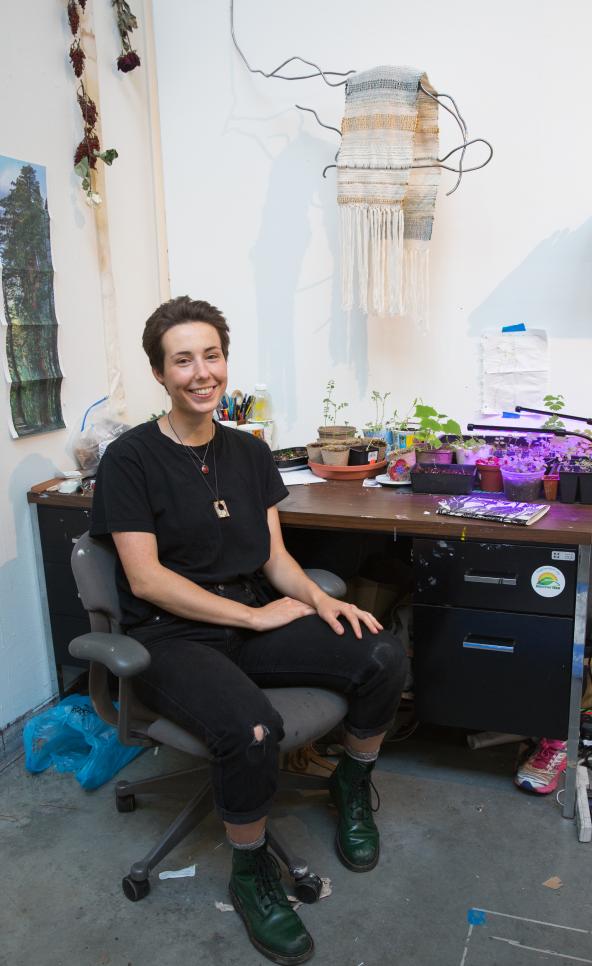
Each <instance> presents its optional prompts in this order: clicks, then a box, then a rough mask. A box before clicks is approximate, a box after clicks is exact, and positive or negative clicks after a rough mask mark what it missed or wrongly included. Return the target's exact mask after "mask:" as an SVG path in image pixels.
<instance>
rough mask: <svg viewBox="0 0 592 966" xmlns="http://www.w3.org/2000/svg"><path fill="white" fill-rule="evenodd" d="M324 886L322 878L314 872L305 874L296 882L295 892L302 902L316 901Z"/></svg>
mask: <svg viewBox="0 0 592 966" xmlns="http://www.w3.org/2000/svg"><path fill="white" fill-rule="evenodd" d="M322 888H323V883H322V880H321V879H320V878H319V876H318V875H315V874H314V872H309V873H308V874H307V875H303V876H302V878H301V879H296V880H295V882H294V894H295V896H296V898H297V899H300V902H308V903H312V902H316V901H317V899H318V898H319V896H320V894H321V890H322Z"/></svg>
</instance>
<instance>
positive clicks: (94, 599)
mask: <svg viewBox="0 0 592 966" xmlns="http://www.w3.org/2000/svg"><path fill="white" fill-rule="evenodd" d="M116 563H117V554H116V551H115V548H114V547H113V546H112V544H111V543H108V542H107V541H101V540H93V538H92V537H91V536H89V534H88V532H87V533H83V534H82V536H81V537H80V538H79V539H78V540H77V541H76V544H75V545H74V549H73V551H72V571H73V573H74V579H75V581H76V586H77V587H78V593H79V594H80V599H81V601H82V606H83V607H84V609H85V610H86V611H87V613H88V616H89V619H90V626H91V628H92V629H93V631H104V632H117V631H119V625H120V621H121V608H120V606H119V597H118V594H117V585H116V582H115V568H116Z"/></svg>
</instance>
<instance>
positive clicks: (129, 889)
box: [69, 533, 347, 902]
mask: <svg viewBox="0 0 592 966" xmlns="http://www.w3.org/2000/svg"><path fill="white" fill-rule="evenodd" d="M116 559H117V558H116V551H115V549H114V547H113V546H112V545H110V544H108V543H106V542H101V541H98V540H93V539H92V538H91V537H90V536H89V534H88V533H84V534H83V535H82V536H81V537H80V538H79V539H78V540H77V542H76V545H75V547H74V549H73V551H72V570H73V572H74V578H75V580H76V584H77V586H78V592H79V595H80V598H81V600H82V604H83V606H84V608H85V610H86V611H87V612H88V616H89V618H90V625H91V632H90V633H89V634H83V635H81V636H80V637H76V638H74V640H73V641H71V643H70V645H69V650H70V654H71V655H72V656H73V657H76V658H79V659H81V660H86V661H89V662H90V671H89V694H90V698H91V701H92V703H93V706H94V708H95V710H96V712H97V714H98V715H99V717H101V718H102V719H103V721H106V722H108V723H109V724H111V725H114V726H115V727H116V728H117V732H118V736H119V740H120V741H121V742H122V744H124V745H140V746H144V747H147V748H149V747H154V746H158V745H165V746H169V747H171V748H175V749H177V750H178V751H183V752H187V753H188V754H190V755H192V756H194V757H195V758H198V759H199V762H198V763H197V765H194V766H193V767H192V768H189V769H186V770H183V771H177V772H173V773H171V774H168V775H158V776H155V777H153V778H145V779H141V780H139V781H134V782H127V781H119V782H117V784H116V786H115V804H116V807H117V811H118V812H133V810H134V809H135V807H136V798H135V796H136V794H141V793H143V792H159V791H163V792H166V791H168V790H169V789H170V787H171V786H173V785H175V784H176V783H178V782H180V781H181V780H183V779H187V778H188V776H194V778H197V779H198V788H197V791H196V792H195V794H194V795H193V797H192V798H191V800H190V801H189V802H188V803H187V805H186V806H185V808H184V809H183V810H182V811H181V813H180V814H179V815H178V816H177V818H176V819H175V820H174V821H173V822H172V823H171V825H169V827H168V829H167V830H166V831H165V832H164V834H163V836H162V837H161V839H160V841H158V842H157V843H156V844H155V845H154V847H153V848H152V849H150V851H149V852H148V853H147V854H146V855H145V856H144V858H143V859H140V860H139V861H138V862H134V863H133V864H132V866H131V869H130V871H129V874H128V875H126V876H125V877H124V878H123V880H122V887H123V891H124V894H125V895H126V897H127V898H128V899H130V900H131V901H132V902H137V901H138V900H139V899H143V898H144V897H145V896H147V895H148V893H149V891H150V882H149V878H148V877H149V874H150V872H151V870H152V869H153V868H154V867H155V866H156V865H157V864H158V863H159V862H160V861H161V859H163V858H164V857H165V856H166V855H168V853H169V852H171V850H172V849H173V848H174V847H175V846H176V845H178V843H179V842H181V841H182V840H183V839H184V838H185V836H187V835H188V834H189V832H191V831H192V830H193V829H194V828H195V827H196V826H197V825H198V823H199V822H200V821H201V820H202V819H203V818H204V817H205V816H206V815H207V814H208V813H209V812H210V811H212V809H213V796H212V789H211V782H210V777H209V768H208V761H209V759H210V757H211V756H210V754H209V752H208V750H207V748H206V746H205V744H203V743H202V742H201V741H199V740H198V739H197V738H195V737H194V736H193V735H192V734H190V733H189V732H187V731H185V730H184V729H183V728H181V727H179V726H178V725H176V724H174V723H173V722H172V721H168V720H167V719H166V718H162V717H159V715H158V714H157V713H155V712H153V711H151V710H150V709H149V708H147V707H145V706H144V705H142V704H141V703H140V702H139V701H138V700H137V698H136V697H135V695H134V689H133V679H134V676H135V675H136V674H139V673H140V672H141V671H143V670H144V669H145V668H147V667H148V665H149V664H150V654H149V652H148V651H147V650H146V648H145V647H144V646H143V645H142V644H140V642H139V641H136V640H134V638H132V637H126V636H125V635H124V634H122V633H121V632H120V626H119V622H120V617H121V612H120V608H119V600H118V595H117V588H116V584H115V564H116ZM307 573H308V575H309V577H311V579H312V580H314V581H315V582H316V583H317V584H318V585H319V586H320V587H322V588H323V590H325V591H326V592H327V593H328V594H331V596H333V597H343V596H344V594H345V584H344V583H343V581H342V580H341V578H339V577H337V576H336V575H335V574H331V573H329V572H328V571H326V570H325V571H324V570H307ZM109 672H111V673H112V674H114V675H115V677H116V678H117V679H118V686H119V708H116V707H115V705H114V704H113V701H112V698H111V694H110V689H109ZM264 690H265V694H266V695H267V696H268V698H269V700H270V701H271V703H272V704H273V706H274V707H275V708H276V710H277V711H278V712H279V713H280V715H281V716H282V718H283V721H284V730H285V737H284V739H283V741H282V742H281V745H280V750H281V752H282V753H283V757H285V755H286V754H287V753H288V752H291V751H294V750H295V749H298V748H302V747H303V746H305V745H308V744H310V743H311V742H312V741H314V740H315V739H316V738H320V737H321V736H322V735H324V734H327V732H329V731H330V730H331V729H332V728H334V727H335V726H336V725H338V724H339V723H340V722H341V721H342V720H343V718H344V717H345V714H346V711H347V703H346V701H345V699H344V698H343V697H342V696H341V695H338V694H334V693H333V692H331V691H325V690H324V689H320V688H312V687H298V688H265V689H264ZM200 778H201V781H199V779H200ZM279 789H280V790H286V789H293V790H301V791H304V790H310V789H322V790H327V789H328V777H324V776H322V775H308V774H302V773H294V772H288V771H286V770H281V771H280V782H279ZM267 841H268V844H269V846H270V847H271V848H272V849H273V851H274V852H275V853H276V855H277V856H278V858H280V859H281V860H282V862H284V864H285V865H286V867H287V869H288V872H289V873H290V876H291V877H292V879H293V881H294V892H295V894H296V896H297V897H298V898H299V899H300V900H301V901H303V902H315V901H316V900H317V899H318V897H319V895H320V891H321V886H322V883H321V880H320V878H319V876H317V875H315V874H314V873H312V872H309V870H308V866H307V863H306V861H305V860H304V859H302V858H300V857H299V856H297V855H295V854H294V853H293V852H292V851H291V849H290V848H289V846H288V844H287V843H286V842H285V841H284V840H283V839H282V838H281V837H280V836H279V834H278V833H277V831H276V830H275V829H274V828H273V826H272V825H268V828H267Z"/></svg>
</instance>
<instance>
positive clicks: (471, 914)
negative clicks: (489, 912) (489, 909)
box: [467, 909, 487, 926]
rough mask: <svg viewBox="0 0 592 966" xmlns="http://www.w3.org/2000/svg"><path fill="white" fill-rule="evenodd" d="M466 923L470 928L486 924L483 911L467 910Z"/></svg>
mask: <svg viewBox="0 0 592 966" xmlns="http://www.w3.org/2000/svg"><path fill="white" fill-rule="evenodd" d="M467 922H468V923H469V925H470V926H484V925H485V923H486V922H487V916H486V914H485V913H484V912H483V909H469V911H468V912H467Z"/></svg>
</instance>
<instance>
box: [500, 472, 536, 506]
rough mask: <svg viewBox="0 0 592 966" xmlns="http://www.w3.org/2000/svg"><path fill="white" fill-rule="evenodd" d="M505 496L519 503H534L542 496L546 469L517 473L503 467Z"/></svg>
mask: <svg viewBox="0 0 592 966" xmlns="http://www.w3.org/2000/svg"><path fill="white" fill-rule="evenodd" d="M501 471H502V478H503V481H504V496H505V497H506V498H507V499H508V500H514V501H515V502H517V503H534V502H535V501H536V500H538V499H540V497H541V495H542V494H541V490H542V481H543V473H544V472H545V471H544V470H536V472H533V473H516V472H512V470H509V469H508V470H507V469H506V468H505V467H504V466H502V467H501Z"/></svg>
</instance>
